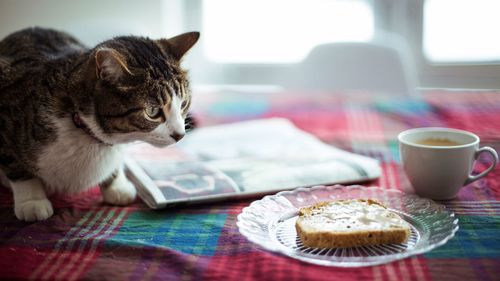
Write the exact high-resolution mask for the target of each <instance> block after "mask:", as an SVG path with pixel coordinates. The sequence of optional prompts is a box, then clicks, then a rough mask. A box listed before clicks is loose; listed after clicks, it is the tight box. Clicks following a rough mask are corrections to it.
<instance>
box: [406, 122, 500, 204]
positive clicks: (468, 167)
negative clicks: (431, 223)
mask: <svg viewBox="0 0 500 281" xmlns="http://www.w3.org/2000/svg"><path fill="white" fill-rule="evenodd" d="M398 140H399V151H400V154H401V162H402V164H403V169H404V171H405V173H406V175H407V176H408V179H409V180H410V183H411V184H412V186H413V188H414V189H415V192H416V193H417V194H419V195H421V196H423V197H427V198H431V199H437V200H445V199H452V198H453V197H455V196H456V195H457V194H458V192H459V191H460V189H461V188H462V187H463V186H465V185H468V184H470V183H472V182H474V181H476V180H478V179H480V178H482V177H484V176H486V175H487V174H488V173H489V172H490V171H491V170H493V168H494V167H495V165H496V163H497V162H498V154H497V152H496V151H495V150H494V149H493V148H491V147H487V146H486V147H481V148H479V137H478V136H476V135H475V134H473V133H471V132H467V131H463V130H456V129H449V128H416V129H411V130H407V131H404V132H402V133H400V134H399V135H398ZM481 153H487V154H489V155H490V156H491V158H492V163H491V165H490V166H489V167H488V168H487V169H486V170H484V171H482V172H481V173H480V174H478V175H475V176H473V175H471V172H472V169H473V164H474V161H475V160H476V159H477V158H478V156H479V155H480V154H481Z"/></svg>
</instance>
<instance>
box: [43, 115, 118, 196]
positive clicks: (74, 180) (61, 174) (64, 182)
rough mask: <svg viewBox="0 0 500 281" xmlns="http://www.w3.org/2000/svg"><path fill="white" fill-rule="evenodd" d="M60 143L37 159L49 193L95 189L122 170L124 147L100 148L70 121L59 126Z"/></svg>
mask: <svg viewBox="0 0 500 281" xmlns="http://www.w3.org/2000/svg"><path fill="white" fill-rule="evenodd" d="M56 124H57V127H58V131H57V140H56V141H55V142H53V143H52V144H50V145H48V146H47V147H45V148H44V149H43V151H42V153H41V154H40V155H39V157H38V161H37V166H38V176H39V177H40V178H41V179H42V180H43V181H44V183H45V185H46V187H45V188H46V191H47V192H48V193H55V192H57V193H75V192H80V191H82V190H84V189H86V188H89V187H92V186H95V185H96V184H98V183H100V182H102V181H103V180H105V179H106V178H108V177H109V176H110V175H111V174H112V173H113V172H114V171H115V170H116V169H118V168H119V167H121V165H122V161H123V156H122V154H123V151H122V147H121V146H117V145H114V146H107V145H103V144H98V143H97V142H96V140H94V139H92V138H91V137H90V136H88V135H86V134H85V133H83V132H82V131H81V130H80V129H77V128H75V127H74V125H73V123H72V122H71V121H69V120H58V121H57V122H56Z"/></svg>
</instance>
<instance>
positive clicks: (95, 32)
mask: <svg viewBox="0 0 500 281" xmlns="http://www.w3.org/2000/svg"><path fill="white" fill-rule="evenodd" d="M179 1H180V0H174V1H171V0H170V1H167V0H147V1H132V0H105V1H98V0H86V1H66V0H35V1H28V0H0V38H3V37H5V36H7V35H8V34H9V33H11V32H14V31H16V30H19V29H22V28H25V27H30V26H41V27H51V28H56V29H60V30H64V31H67V32H69V33H71V34H73V35H74V36H76V37H77V38H79V39H80V40H81V41H83V42H84V43H85V44H88V45H89V46H93V45H95V44H96V43H98V42H101V41H104V40H107V39H110V38H111V37H113V36H117V35H141V36H148V37H152V38H162V37H168V36H173V35H175V34H176V33H178V32H181V31H182V22H183V21H182V18H181V15H182V12H178V9H181V8H182V7H181V5H180V2H179Z"/></svg>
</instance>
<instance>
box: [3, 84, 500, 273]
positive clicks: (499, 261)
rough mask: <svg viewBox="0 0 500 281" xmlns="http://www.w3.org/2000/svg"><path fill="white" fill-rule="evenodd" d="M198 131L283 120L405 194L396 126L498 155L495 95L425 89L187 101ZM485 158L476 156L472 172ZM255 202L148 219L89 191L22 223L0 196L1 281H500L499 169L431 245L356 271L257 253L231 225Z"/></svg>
mask: <svg viewBox="0 0 500 281" xmlns="http://www.w3.org/2000/svg"><path fill="white" fill-rule="evenodd" d="M193 104H194V108H193V112H194V115H195V117H196V118H197V119H198V121H199V123H200V125H201V126H209V125H212V124H220V123H227V122H235V121H240V120H248V119H254V118H267V117H286V118H289V119H290V120H292V121H293V122H294V123H295V125H296V126H298V127H299V128H301V129H304V130H306V131H308V132H311V133H313V134H315V135H316V136H318V137H319V138H321V139H322V140H323V141H325V142H327V143H330V144H332V145H335V146H337V147H340V148H343V149H346V150H349V151H353V152H356V153H360V154H363V155H366V156H371V157H374V158H377V159H378V160H380V161H381V166H382V169H383V173H382V176H381V178H380V179H378V180H376V181H374V182H369V183H365V185H368V186H380V187H381V188H388V189H398V190H402V191H404V192H413V190H412V187H411V185H410V184H409V182H408V180H407V179H406V177H405V175H404V173H403V172H402V168H401V165H400V162H399V155H398V148H397V141H396V136H397V134H398V133H399V132H400V131H402V130H404V129H407V128H411V127H423V126H445V127H453V128H459V129H465V130H470V131H472V132H474V133H476V134H478V135H479V136H480V137H481V139H482V145H488V146H491V147H493V148H495V149H496V150H497V151H499V150H500V125H499V124H500V92H473V91H467V92H464V91H444V90H433V91H424V92H423V93H422V98H421V99H409V98H406V97H384V96H378V95H375V94H370V93H285V92H283V93H260V94H257V93H248V92H247V93H245V92H243V93H241V92H230V91H226V92H224V93H213V92H207V93H195V94H194V101H193ZM488 164H489V159H487V158H480V159H479V160H478V161H477V163H476V166H475V167H476V170H477V171H479V170H482V169H484V167H486V166H487V165H488ZM255 199H258V198H254V199H248V200H241V201H232V202H224V203H212V204H206V205H198V206H191V207H184V208H176V209H168V210H160V211H152V210H150V209H148V208H147V207H146V206H145V205H144V204H143V203H142V202H140V201H139V200H137V201H136V202H135V203H134V204H132V205H131V206H128V207H114V206H109V205H104V204H103V203H102V198H101V195H100V193H99V190H98V189H97V188H92V189H90V190H89V191H88V192H85V193H84V194H80V195H75V196H66V197H58V198H53V199H52V202H53V205H54V207H55V215H54V216H53V217H51V218H50V219H49V220H47V221H42V222H36V223H25V222H21V221H18V220H17V219H16V218H15V217H14V213H13V208H12V204H13V202H12V195H11V193H10V192H9V191H8V190H6V189H3V188H2V189H0V208H1V212H0V279H14V278H15V279H26V278H31V279H61V280H74V279H87V280H91V279H94V280H125V279H129V280H154V279H164V280H171V279H179V280H241V281H242V280H337V279H338V280H398V279H403V280H453V281H456V280H469V281H470V280H500V201H499V200H500V168H498V167H497V168H496V169H495V170H494V171H493V172H492V173H491V174H490V175H489V176H487V177H486V178H483V179H481V180H479V181H477V182H475V183H473V184H471V185H469V186H467V187H465V188H463V189H462V190H461V192H460V193H459V195H458V197H457V198H456V199H454V200H451V201H445V202H440V203H443V204H445V205H446V206H447V207H448V208H450V209H451V210H453V211H454V212H455V214H456V215H457V217H458V218H459V225H460V229H459V231H458V232H457V233H456V236H455V237H454V238H453V239H451V240H450V241H448V243H447V244H446V245H444V246H442V247H439V248H437V249H435V250H433V251H431V252H428V253H426V254H423V255H419V256H414V257H411V258H407V259H404V260H400V261H396V262H393V263H390V264H386V265H381V266H373V267H364V268H351V269H350V268H335V267H323V266H317V265H311V264H307V263H303V262H300V261H296V260H293V259H290V258H287V257H284V256H281V255H279V254H274V253H270V252H267V251H265V250H262V249H261V248H259V247H258V246H256V245H255V244H253V243H251V242H249V241H247V240H246V239H245V238H244V237H243V236H242V235H240V234H239V232H238V229H237V227H236V223H235V222H236V217H237V215H238V214H239V213H240V212H241V210H242V208H244V207H245V206H247V205H249V203H250V202H251V201H252V200H255Z"/></svg>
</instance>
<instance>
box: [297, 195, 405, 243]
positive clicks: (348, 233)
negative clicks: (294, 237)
mask: <svg viewBox="0 0 500 281" xmlns="http://www.w3.org/2000/svg"><path fill="white" fill-rule="evenodd" d="M295 228H296V230H297V234H298V236H299V238H300V240H301V241H302V243H303V244H304V245H305V246H308V247H314V248H350V247H358V246H368V245H379V244H400V243H404V242H406V241H407V240H408V238H409V237H410V234H411V228H410V225H409V224H408V223H407V222H406V221H405V220H403V219H402V218H401V217H400V216H398V215H397V214H395V213H393V212H391V211H389V210H387V208H386V207H385V206H384V205H383V204H381V203H380V202H378V201H376V200H373V199H350V200H338V201H331V202H321V203H318V204H315V205H312V206H309V207H303V208H301V209H300V211H299V218H298V219H297V222H296V223H295Z"/></svg>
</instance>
